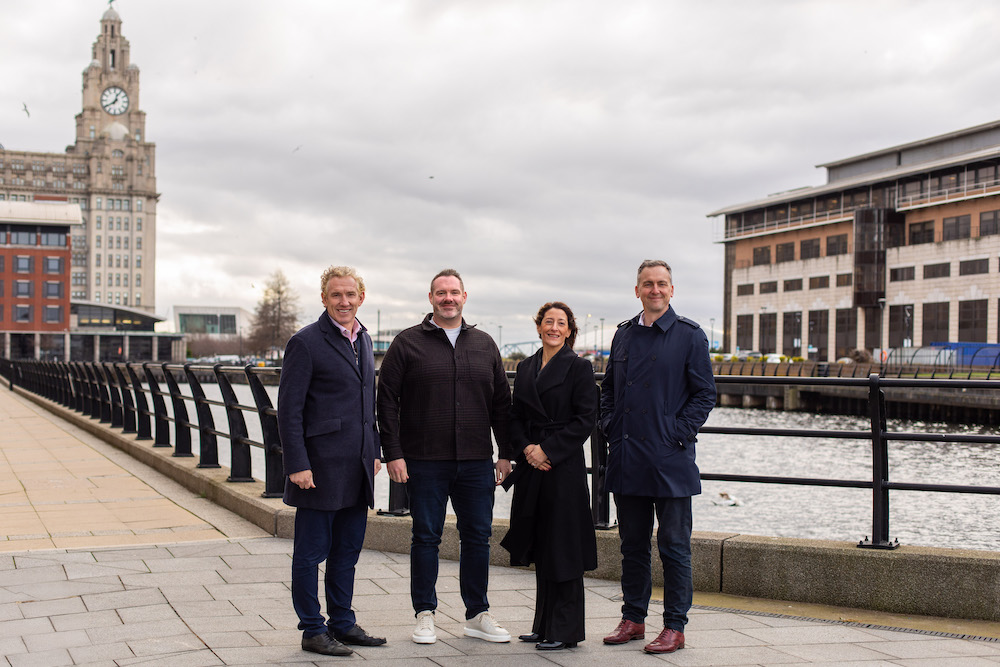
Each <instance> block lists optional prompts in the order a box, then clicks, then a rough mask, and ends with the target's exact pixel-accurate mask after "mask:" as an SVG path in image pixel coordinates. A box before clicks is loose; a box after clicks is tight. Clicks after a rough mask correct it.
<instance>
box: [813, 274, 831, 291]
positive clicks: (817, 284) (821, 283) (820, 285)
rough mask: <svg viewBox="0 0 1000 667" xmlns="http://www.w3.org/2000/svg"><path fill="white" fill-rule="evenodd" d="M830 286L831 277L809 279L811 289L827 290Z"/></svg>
mask: <svg viewBox="0 0 1000 667" xmlns="http://www.w3.org/2000/svg"><path fill="white" fill-rule="evenodd" d="M829 286H830V276H813V277H812V278H810V279H809V289H826V288H827V287H829Z"/></svg>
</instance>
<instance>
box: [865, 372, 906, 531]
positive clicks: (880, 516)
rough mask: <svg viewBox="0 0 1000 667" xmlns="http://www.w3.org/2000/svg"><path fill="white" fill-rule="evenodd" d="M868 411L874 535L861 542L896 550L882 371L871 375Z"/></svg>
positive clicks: (869, 377)
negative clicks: (891, 528) (891, 523)
mask: <svg viewBox="0 0 1000 667" xmlns="http://www.w3.org/2000/svg"><path fill="white" fill-rule="evenodd" d="M868 411H869V416H870V418H871V431H872V537H871V540H868V539H867V538H866V539H864V540H862V541H860V542H858V546H859V547H861V548H862V549H895V548H896V547H898V546H899V540H896V541H895V542H890V541H889V489H888V487H887V486H886V484H887V483H888V481H889V441H888V440H886V437H885V433H886V430H887V426H886V420H885V392H883V391H882V390H881V389H880V388H879V376H878V373H872V374H871V375H869V376H868Z"/></svg>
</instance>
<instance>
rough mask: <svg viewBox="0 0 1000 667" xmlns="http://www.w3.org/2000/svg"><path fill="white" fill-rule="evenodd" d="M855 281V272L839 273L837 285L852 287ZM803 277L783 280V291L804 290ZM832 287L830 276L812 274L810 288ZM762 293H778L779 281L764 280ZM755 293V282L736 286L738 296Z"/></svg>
mask: <svg viewBox="0 0 1000 667" xmlns="http://www.w3.org/2000/svg"><path fill="white" fill-rule="evenodd" d="M853 282H854V274H851V273H838V274H837V283H836V284H837V287H850V286H851V284H852V283H853ZM802 285H803V282H802V278H790V279H788V280H785V281H783V282H782V285H781V291H782V292H798V291H801V290H802ZM828 287H830V276H812V277H810V278H809V289H826V288H828ZM758 291H759V293H760V294H776V293H777V292H778V281H777V280H767V281H762V282H761V283H760V287H759V290H758ZM753 293H754V284H753V283H744V284H743V285H737V286H736V296H750V295H752V294H753Z"/></svg>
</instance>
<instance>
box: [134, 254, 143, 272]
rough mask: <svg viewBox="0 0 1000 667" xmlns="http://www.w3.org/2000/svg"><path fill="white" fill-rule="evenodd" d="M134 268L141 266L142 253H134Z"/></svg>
mask: <svg viewBox="0 0 1000 667" xmlns="http://www.w3.org/2000/svg"><path fill="white" fill-rule="evenodd" d="M135 268H137V269H141V268H142V255H136V256H135Z"/></svg>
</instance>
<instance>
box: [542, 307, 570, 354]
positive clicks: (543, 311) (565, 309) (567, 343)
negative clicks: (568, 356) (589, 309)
mask: <svg viewBox="0 0 1000 667" xmlns="http://www.w3.org/2000/svg"><path fill="white" fill-rule="evenodd" d="M553 308H556V309H558V310H561V311H563V312H564V313H566V324H568V325H569V337H568V338H567V339H566V345H568V346H569V349H571V350H572V349H573V345H574V344H575V343H576V334H578V333H579V332H580V329H579V328H578V327H577V326H576V318H575V317H573V311H572V310H571V309H570V307H569V306H567V305H566V304H565V303H563V302H562V301H549V302H548V303H547V304H545V305H544V306H542V307H541V308H539V309H538V314H537V315H535V326H538V327H540V326H542V320H544V319H545V313H547V312H548V311H550V310H552V309H553ZM538 337H539V338H541V337H542V335H541V334H538Z"/></svg>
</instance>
